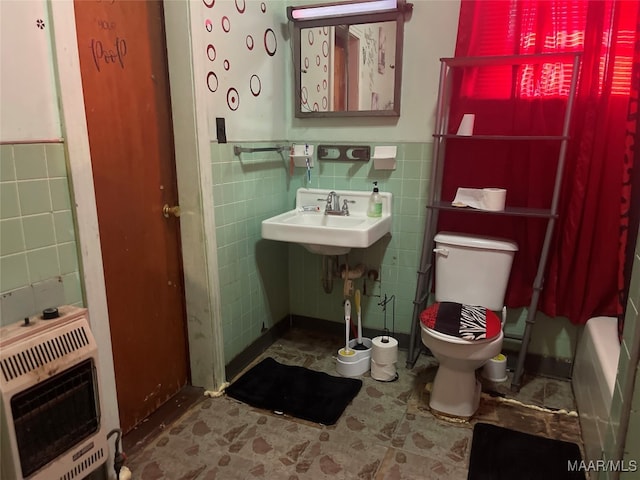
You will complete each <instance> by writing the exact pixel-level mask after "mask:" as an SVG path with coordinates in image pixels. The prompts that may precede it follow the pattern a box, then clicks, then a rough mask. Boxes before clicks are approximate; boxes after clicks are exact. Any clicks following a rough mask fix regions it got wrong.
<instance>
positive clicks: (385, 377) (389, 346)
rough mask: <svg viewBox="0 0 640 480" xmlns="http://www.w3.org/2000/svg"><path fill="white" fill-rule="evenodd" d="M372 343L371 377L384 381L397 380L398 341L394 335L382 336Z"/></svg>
mask: <svg viewBox="0 0 640 480" xmlns="http://www.w3.org/2000/svg"><path fill="white" fill-rule="evenodd" d="M371 343H372V345H371V378H373V379H375V380H379V381H382V382H389V381H392V380H395V379H396V377H397V373H396V363H397V362H398V341H397V340H396V339H395V338H393V337H388V336H380V337H375V338H374V339H373V340H372V341H371Z"/></svg>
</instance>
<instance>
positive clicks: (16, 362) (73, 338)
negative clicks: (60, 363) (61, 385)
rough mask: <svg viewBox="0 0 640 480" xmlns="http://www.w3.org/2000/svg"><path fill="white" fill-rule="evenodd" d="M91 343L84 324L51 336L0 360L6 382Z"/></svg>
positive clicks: (0, 367)
mask: <svg viewBox="0 0 640 480" xmlns="http://www.w3.org/2000/svg"><path fill="white" fill-rule="evenodd" d="M87 345H89V338H88V336H87V332H86V331H85V328H84V326H80V327H78V328H74V329H73V330H70V331H68V332H64V333H62V334H60V335H58V336H55V337H52V338H49V339H47V340H45V341H43V342H41V343H39V344H36V345H33V346H31V347H29V348H26V349H24V350H23V351H21V352H18V353H16V354H14V355H11V356H9V357H6V358H3V359H2V361H0V369H1V370H2V376H3V377H4V379H5V381H6V382H9V381H11V380H14V379H16V378H18V377H20V376H22V375H26V374H27V373H29V372H31V371H33V370H35V369H37V368H40V367H42V366H44V365H46V364H48V363H51V362H54V361H55V360H57V359H59V358H62V357H64V356H65V355H68V354H70V353H72V352H75V351H77V350H80V349H82V348H84V347H86V346H87Z"/></svg>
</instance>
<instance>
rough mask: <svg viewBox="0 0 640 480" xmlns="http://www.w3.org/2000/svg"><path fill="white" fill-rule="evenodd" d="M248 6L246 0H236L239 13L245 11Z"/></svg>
mask: <svg viewBox="0 0 640 480" xmlns="http://www.w3.org/2000/svg"><path fill="white" fill-rule="evenodd" d="M246 8H247V4H246V3H245V0H236V10H238V13H244V11H245V9H246Z"/></svg>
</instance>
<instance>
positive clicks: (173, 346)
mask: <svg viewBox="0 0 640 480" xmlns="http://www.w3.org/2000/svg"><path fill="white" fill-rule="evenodd" d="M74 5H75V13H76V30H77V34H78V47H79V52H80V69H81V74H82V86H83V90H84V100H85V109H86V116H87V126H88V131H89V145H90V148H91V162H92V167H93V177H94V183H95V191H96V202H97V209H98V224H99V229H100V243H101V248H102V257H103V263H104V273H105V282H106V290H107V291H106V293H107V305H108V309H109V324H110V328H111V341H112V345H113V357H114V367H115V376H116V388H117V395H118V407H119V412H120V423H121V427H122V429H123V432H125V433H126V432H128V431H129V430H131V429H132V428H133V427H134V426H135V425H136V424H138V423H139V422H141V421H142V420H143V419H144V418H146V417H147V416H148V415H149V414H150V413H152V412H153V411H155V410H156V409H157V408H158V407H159V406H160V405H162V404H163V403H164V402H166V401H167V400H168V399H169V398H170V397H171V396H172V395H174V394H175V393H177V392H178V391H179V390H180V389H181V388H182V387H183V386H185V385H186V383H187V381H188V374H189V372H188V353H187V340H186V321H185V306H184V287H183V281H182V267H181V265H182V260H181V251H180V231H179V223H178V219H177V218H175V217H173V216H170V217H169V218H165V217H164V216H163V206H164V205H165V204H167V205H169V206H173V205H175V204H176V203H177V199H178V194H177V185H176V176H175V158H174V146H173V132H172V123H171V106H170V94H169V84H168V70H167V57H166V46H165V35H164V18H163V10H162V3H161V2H159V1H139V0H138V1H116V0H77V1H76V2H75V4H74ZM187 54H188V52H185V55H187Z"/></svg>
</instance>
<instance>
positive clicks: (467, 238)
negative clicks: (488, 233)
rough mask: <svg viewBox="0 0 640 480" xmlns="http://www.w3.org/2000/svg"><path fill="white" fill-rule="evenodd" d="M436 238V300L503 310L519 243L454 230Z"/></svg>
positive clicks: (441, 233)
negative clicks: (454, 231)
mask: <svg viewBox="0 0 640 480" xmlns="http://www.w3.org/2000/svg"><path fill="white" fill-rule="evenodd" d="M434 240H435V244H436V248H435V249H434V252H435V265H436V275H435V293H436V301H437V302H457V303H465V304H468V305H482V306H483V307H486V308H488V309H490V310H501V309H502V307H503V306H504V294H505V292H506V290H507V283H508V282H509V274H510V273H511V264H512V262H513V256H514V255H515V252H516V251H517V250H518V245H517V244H516V243H515V242H512V241H511V240H505V239H502V238H492V237H480V236H473V235H467V234H463V233H451V232H440V233H438V234H437V235H436V236H435V237H434Z"/></svg>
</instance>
